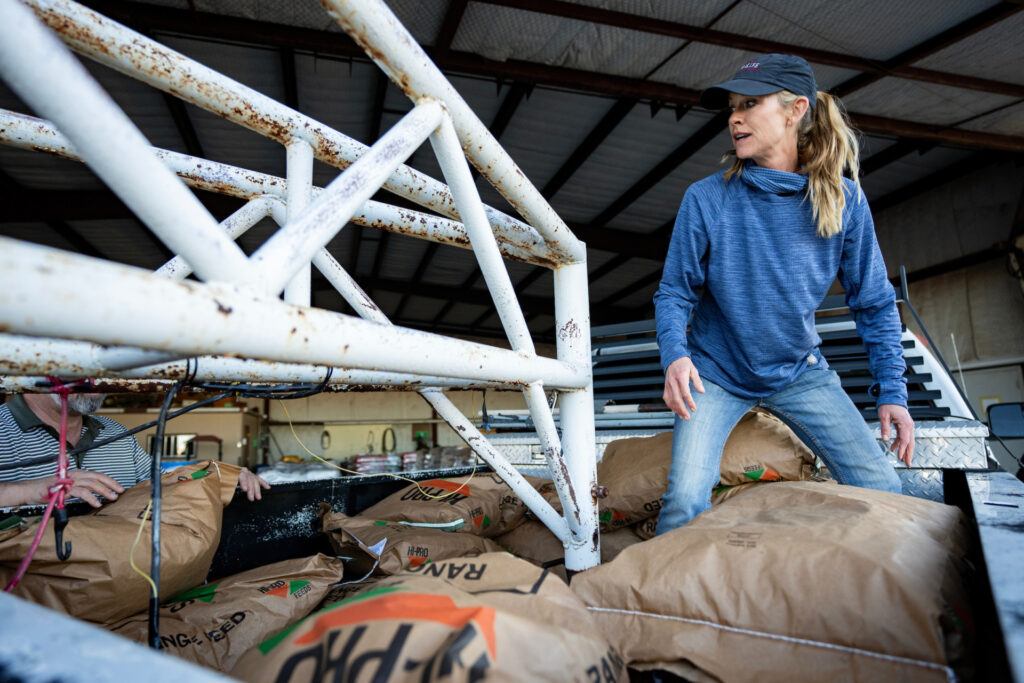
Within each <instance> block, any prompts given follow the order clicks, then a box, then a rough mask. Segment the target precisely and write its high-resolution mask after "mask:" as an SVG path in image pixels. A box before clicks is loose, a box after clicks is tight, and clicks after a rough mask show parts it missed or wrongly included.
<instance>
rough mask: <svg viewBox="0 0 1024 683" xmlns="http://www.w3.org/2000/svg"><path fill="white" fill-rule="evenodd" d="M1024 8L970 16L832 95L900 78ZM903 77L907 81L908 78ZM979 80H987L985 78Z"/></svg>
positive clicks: (992, 9) (1013, 6)
mask: <svg viewBox="0 0 1024 683" xmlns="http://www.w3.org/2000/svg"><path fill="white" fill-rule="evenodd" d="M1022 9H1024V6H1022V5H1020V4H1019V3H1018V4H1013V3H1009V2H1002V3H999V4H996V5H993V6H992V7H989V8H988V9H985V10H982V11H981V12H979V13H978V14H975V15H974V16H972V17H968V18H967V19H965V20H964V21H962V22H960V23H959V24H957V25H956V26H951V27H950V28H948V29H946V30H945V31H942V32H941V33H937V34H936V35H934V36H932V37H931V38H928V39H927V40H925V41H922V42H920V43H918V44H917V45H915V46H913V47H911V48H909V49H907V50H904V51H903V52H901V53H899V54H898V55H896V56H894V57H891V58H890V59H887V60H885V61H884V62H882V64H881V67H882V68H881V70H879V71H865V73H862V74H858V75H856V76H854V77H853V78H850V79H849V80H846V81H844V82H842V83H840V84H839V85H837V86H836V87H834V88H832V92H833V93H835V94H836V95H838V96H840V97H844V96H846V95H847V94H849V93H851V92H854V91H855V90H860V89H861V88H864V87H866V86H868V85H871V84H872V83H875V82H876V81H879V80H881V79H882V78H884V77H885V76H887V75H899V72H901V71H902V70H906V69H907V68H908V67H910V65H911V64H913V63H914V62H918V61H920V60H922V59H924V58H925V57H928V56H929V55H933V54H935V53H936V52H939V51H940V50H943V49H945V48H947V47H949V46H950V45H954V44H956V43H958V42H959V41H961V40H963V39H964V38H969V37H970V36H972V35H974V34H975V33H978V32H979V31H983V30H984V29H986V28H988V27H989V26H992V25H994V24H997V23H999V22H1000V21H1002V20H1004V19H1007V18H1009V17H1011V16H1013V15H1014V14H1016V13H1017V12H1019V11H1021V10H1022ZM913 72H914V70H913V69H910V73H913ZM901 77H902V78H906V77H907V76H901ZM978 80H979V81H983V80H985V79H978ZM967 82H968V81H967V80H961V81H959V82H955V81H954V82H952V83H945V84H944V85H954V86H957V87H970V86H969V85H964V83H967ZM1003 94H1011V93H1003ZM1011 96H1012V97H1020V95H1012V94H1011Z"/></svg>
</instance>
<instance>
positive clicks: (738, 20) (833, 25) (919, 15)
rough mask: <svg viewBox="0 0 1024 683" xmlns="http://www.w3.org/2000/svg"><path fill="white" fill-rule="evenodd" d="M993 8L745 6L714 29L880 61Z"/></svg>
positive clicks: (790, 0)
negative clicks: (986, 9)
mask: <svg viewBox="0 0 1024 683" xmlns="http://www.w3.org/2000/svg"><path fill="white" fill-rule="evenodd" d="M995 4H997V2H996V0H972V1H971V2H963V1H962V0H903V1H902V2H890V1H889V0H844V1H843V2H834V1H833V0H744V2H742V3H740V4H739V5H738V6H737V7H736V9H734V10H733V11H732V12H730V13H729V14H728V15H726V16H725V17H724V18H723V19H722V20H721V21H720V22H719V23H718V24H716V25H715V28H716V29H719V30H722V31H729V32H732V33H740V34H742V35H748V36H755V37H758V38H764V39H767V40H775V41H778V42H782V43H792V44H795V45H806V46H808V47H814V48H818V49H822V50H830V51H833V52H843V53H847V54H851V55H857V56H860V57H867V58H869V59H879V60H884V59H888V58H890V57H893V56H894V55H897V54H899V53H900V52H902V51H904V50H905V49H907V47H909V46H911V45H916V44H917V43H920V42H922V41H923V40H925V39H927V38H929V37H931V36H933V35H936V34H938V33H940V32H942V31H944V30H945V29H947V28H949V27H951V26H955V25H956V24H958V23H960V22H961V21H963V20H964V19H967V18H968V17H970V16H973V15H975V14H977V13H978V12H980V11H981V10H983V9H985V8H986V7H990V6H992V5H995ZM883 17H884V19H883ZM815 72H817V68H815Z"/></svg>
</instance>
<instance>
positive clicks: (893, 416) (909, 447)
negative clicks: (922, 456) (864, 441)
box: [878, 403, 914, 467]
mask: <svg viewBox="0 0 1024 683" xmlns="http://www.w3.org/2000/svg"><path fill="white" fill-rule="evenodd" d="M878 420H879V422H880V423H881V425H882V441H885V442H886V443H888V442H889V434H890V430H889V426H890V425H892V426H894V427H896V440H895V441H893V442H892V444H891V445H889V446H887V450H890V451H895V453H896V457H897V458H898V459H900V460H902V461H903V462H904V463H906V465H907V467H910V460H911V458H913V457H914V418H912V417H910V413H909V412H907V409H906V408H904V407H903V406H897V405H892V404H889V403H885V404H882V405H880V406H878Z"/></svg>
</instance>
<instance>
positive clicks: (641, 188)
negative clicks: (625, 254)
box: [590, 112, 729, 228]
mask: <svg viewBox="0 0 1024 683" xmlns="http://www.w3.org/2000/svg"><path fill="white" fill-rule="evenodd" d="M728 120H729V112H719V113H718V114H715V116H714V117H712V118H711V120H710V121H708V122H707V123H705V124H704V125H703V126H701V127H700V129H699V130H698V131H697V132H696V133H694V134H693V135H691V136H690V137H688V138H686V140H684V141H683V143H682V144H681V145H679V146H678V147H676V148H675V149H674V150H672V152H671V153H669V155H668V156H667V157H665V158H664V159H662V160H661V161H660V162H658V164H657V165H656V166H655V167H654V168H652V169H651V170H650V171H648V172H647V173H646V174H644V176H643V177H642V178H640V180H638V181H636V182H635V183H633V185H632V186H631V187H630V188H629V189H628V190H626V191H625V192H623V193H622V194H621V195H620V196H619V197H618V198H617V199H616V200H615V201H613V202H612V203H611V204H609V205H608V207H607V208H606V209H605V210H604V211H602V212H601V213H599V214H598V215H597V216H596V217H595V218H594V219H593V220H592V221H590V225H591V226H593V227H598V228H600V227H604V226H605V225H607V224H608V221H610V220H611V219H613V218H615V216H618V215H619V214H620V213H622V212H623V211H624V210H626V209H627V208H628V207H629V205H630V204H632V203H633V202H635V201H636V200H637V199H639V198H640V197H642V196H643V195H644V194H645V193H646V192H647V191H648V190H650V189H651V188H653V187H654V186H655V185H657V184H658V183H660V182H661V181H662V180H664V179H665V177H666V176H668V175H669V174H670V173H672V172H673V171H674V170H676V169H677V168H679V166H680V165H681V164H682V163H683V162H684V161H686V160H687V159H689V158H690V157H691V156H693V155H694V154H696V153H697V152H698V151H700V149H701V148H702V147H704V145H706V144H707V143H709V142H711V140H713V139H714V138H715V136H717V135H718V134H719V133H721V132H722V129H723V128H725V125H726V123H727V122H728Z"/></svg>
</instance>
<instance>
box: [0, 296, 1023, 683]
mask: <svg viewBox="0 0 1024 683" xmlns="http://www.w3.org/2000/svg"><path fill="white" fill-rule="evenodd" d="M901 305H902V307H903V311H904V314H905V315H910V316H912V317H914V318H917V316H916V312H915V311H913V307H912V306H911V305H910V302H909V301H908V300H907V297H906V294H905V290H903V296H902V300H901ZM839 306H840V304H839V302H838V301H837V300H834V299H833V300H827V301H826V302H825V305H824V306H823V307H822V310H821V311H820V312H819V322H818V330H819V334H820V335H821V337H822V347H821V348H822V351H823V353H824V355H825V357H826V359H827V360H828V363H829V365H830V366H831V367H832V368H833V369H835V370H836V371H837V372H838V373H839V374H840V375H841V378H842V382H843V386H844V387H845V388H846V390H847V392H848V393H849V394H850V397H851V399H852V400H853V401H854V403H855V404H857V405H858V407H859V408H860V409H861V413H862V415H863V416H864V419H865V420H867V421H868V422H869V424H873V423H872V420H873V419H874V418H875V413H874V409H873V405H874V401H873V398H872V397H871V396H870V394H869V392H868V391H867V389H868V386H869V385H870V377H869V376H868V375H867V372H866V370H867V360H866V356H865V352H864V348H863V344H862V343H861V341H860V340H859V338H858V337H857V334H856V329H855V326H854V324H853V322H852V319H851V318H850V317H849V316H848V315H843V314H841V313H840V314H839V315H836V312H837V310H838V309H839ZM918 322H920V321H918ZM919 327H921V326H920V325H919ZM921 329H923V327H921ZM593 332H594V338H593V351H592V353H593V367H594V375H595V382H594V386H595V407H596V422H597V430H598V431H597V444H596V445H597V448H598V451H599V452H600V451H603V448H604V446H606V445H607V444H608V443H609V442H610V441H612V440H614V439H617V438H624V437H628V436H639V435H645V434H655V433H658V432H659V431H664V430H667V429H671V425H672V416H671V414H669V413H667V412H666V410H665V408H664V405H663V404H660V405H659V400H660V396H661V388H660V382H661V374H660V366H659V365H658V363H657V347H656V344H655V343H654V341H653V338H652V336H651V335H652V332H653V321H642V322H639V323H628V324H624V325H615V326H607V327H603V328H595V329H594V330H593ZM924 334H925V335H926V333H924ZM903 346H904V354H905V357H906V360H907V366H908V375H907V379H908V385H909V389H910V411H911V414H912V416H913V417H914V419H915V421H916V422H917V427H918V431H917V444H918V445H917V452H916V457H915V462H914V466H913V468H902V467H900V468H898V471H899V474H900V476H901V479H902V481H903V484H904V488H905V492H906V493H907V494H909V495H915V496H920V497H923V498H928V499H931V500H937V501H941V502H945V503H947V504H950V505H956V506H958V507H960V508H961V509H962V510H963V511H964V512H965V513H966V515H967V518H968V519H969V520H970V522H971V530H972V535H973V537H974V538H973V544H972V547H971V553H970V557H969V560H970V562H971V563H972V564H973V565H974V567H976V568H977V570H978V571H977V572H976V574H975V575H974V583H973V585H971V586H969V589H970V594H971V596H972V602H973V614H974V618H975V620H976V627H977V642H976V653H975V654H976V662H977V680H979V681H981V680H984V681H1003V680H1005V681H1020V682H1022V683H1024V582H1022V581H1020V579H1019V568H1020V566H1021V558H1024V483H1021V481H1020V480H1018V478H1017V477H1015V476H1014V474H1011V473H1009V472H1007V471H1005V470H1003V469H1002V468H1001V467H1000V466H999V465H998V463H997V462H996V461H995V460H994V459H993V457H992V449H991V448H990V447H989V431H988V428H987V427H986V425H985V424H984V423H982V422H981V421H980V420H978V419H977V417H976V416H975V415H974V414H973V412H972V411H971V408H970V406H969V404H968V403H967V402H966V401H965V399H964V397H963V396H962V395H961V393H960V391H959V389H958V388H957V386H956V384H955V382H954V381H953V379H952V376H951V374H950V373H949V371H948V369H947V368H946V366H945V364H944V362H943V361H942V359H941V357H939V356H937V354H935V353H932V352H931V351H930V350H929V347H930V346H931V345H930V344H928V345H925V344H923V343H922V341H921V340H920V339H919V338H918V337H917V336H916V335H915V334H914V333H913V332H911V331H909V330H905V332H904V336H903ZM931 348H934V347H933V346H931ZM1005 406H1006V408H1005V409H1003V410H1000V411H999V415H1000V420H999V421H998V425H999V429H1000V430H1002V432H1003V433H1002V434H996V435H995V436H996V437H1000V436H1006V437H1015V436H1020V435H1024V412H1022V411H1021V404H1005ZM1015 417H1016V419H1015ZM481 421H482V426H483V427H484V428H485V429H488V430H491V431H494V432H497V433H494V434H492V435H491V436H490V438H491V441H492V443H494V444H495V446H496V447H497V448H498V449H499V450H501V451H502V452H503V454H504V455H506V457H508V458H509V460H510V461H511V462H513V463H516V465H517V466H518V467H519V468H520V469H521V470H522V471H524V472H526V473H529V474H534V475H540V476H544V475H545V474H546V467H545V466H544V465H543V456H542V455H539V454H540V447H539V440H538V438H537V436H536V434H535V433H533V431H532V428H531V425H530V423H529V420H528V414H527V413H525V412H523V413H518V412H515V411H511V412H510V411H505V412H502V413H487V412H486V411H485V413H484V414H483V415H482V416H481ZM875 428H876V429H877V424H875ZM997 447H1001V446H997ZM894 466H896V464H895V461H894ZM477 469H478V470H479V469H480V468H477ZM470 471H471V469H470V468H465V467H464V468H455V469H447V470H433V471H424V472H418V473H415V474H412V475H411V476H412V477H413V478H415V479H428V478H436V477H439V476H443V477H455V476H462V475H465V474H468V473H469V472H470ZM406 474H408V473H406ZM402 485H403V484H402V482H399V481H396V480H395V479H393V478H391V477H389V476H388V475H386V474H375V475H361V476H345V477H334V478H328V479H321V480H312V481H296V482H291V483H278V484H275V486H274V488H273V489H272V490H271V491H269V492H267V493H265V494H264V500H263V501H262V502H260V503H250V502H249V501H247V500H245V498H244V496H240V495H238V496H236V499H235V500H234V501H233V502H232V504H231V505H230V506H228V507H227V508H226V509H225V513H224V530H223V534H222V538H221V543H220V547H219V549H218V551H217V554H216V556H215V558H214V562H213V566H212V569H211V571H210V579H211V580H213V579H216V578H218V577H222V576H227V575H230V574H234V573H237V572H240V571H244V570H247V569H251V568H253V567H256V566H259V565H262V564H267V563H270V562H276V561H279V560H284V559H289V558H294V557H302V556H305V555H310V554H312V553H315V552H319V551H328V552H329V550H330V549H329V545H328V543H327V540H326V538H325V536H324V534H322V533H320V532H319V530H318V528H317V525H316V522H317V519H318V515H317V508H318V506H319V504H320V502H322V501H326V502H328V503H330V505H331V506H332V508H333V509H335V510H337V511H342V512H345V513H346V514H350V515H351V514H358V513H359V512H361V511H362V510H364V509H366V508H367V507H369V506H370V505H373V504H374V503H376V502H378V501H379V500H381V499H383V498H385V497H386V496H388V495H390V494H391V493H393V492H394V491H396V490H398V489H399V488H400V487H401V486H402ZM26 512H31V511H26V510H25V509H24V508H22V509H20V510H19V513H20V514H22V515H25V514H26ZM0 614H2V615H3V618H2V619H0V678H2V679H3V680H22V679H23V680H47V681H49V680H66V681H76V680H82V681H85V680H89V681H95V680H102V679H103V678H104V677H106V676H107V675H108V674H109V677H111V679H112V680H113V679H119V680H125V679H129V680H132V679H135V678H139V677H141V676H142V675H145V676H146V677H147V678H148V679H150V680H164V679H167V680H171V679H172V678H173V679H177V680H181V677H182V676H186V677H187V678H188V680H204V679H205V678H209V679H210V680H219V677H218V676H216V675H215V674H214V673H212V672H208V671H205V670H200V669H196V668H194V667H191V665H187V664H185V663H183V662H178V661H174V659H173V658H169V657H159V656H158V655H156V654H154V653H152V652H151V651H147V650H145V649H144V648H141V647H138V646H135V645H133V644H131V643H128V642H127V641H123V640H121V639H119V638H117V637H115V636H112V635H110V634H108V633H106V632H104V631H101V630H99V629H95V628H92V627H90V626H87V625H85V624H84V623H81V622H76V621H74V620H71V619H68V618H66V617H63V616H61V615H59V614H57V613H54V612H50V611H48V610H44V609H41V608H38V607H35V606H33V605H30V604H28V603H25V602H23V601H21V600H18V599H16V598H12V597H9V596H7V595H0ZM26 634H31V637H26ZM51 651H58V652H62V653H64V655H63V656H62V657H59V658H54V657H48V656H47V655H46V653H47V652H51ZM113 653H117V654H116V656H115V655H114V654H113ZM99 671H102V672H104V673H103V675H100V676H98V675H97V672H99ZM183 672H186V673H183ZM634 679H635V680H640V681H672V680H678V679H675V678H673V676H672V674H668V673H664V672H645V673H642V674H641V673H638V672H637V673H635V675H634Z"/></svg>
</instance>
